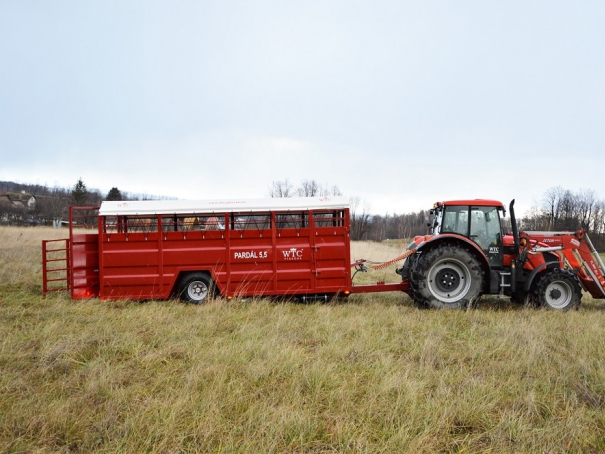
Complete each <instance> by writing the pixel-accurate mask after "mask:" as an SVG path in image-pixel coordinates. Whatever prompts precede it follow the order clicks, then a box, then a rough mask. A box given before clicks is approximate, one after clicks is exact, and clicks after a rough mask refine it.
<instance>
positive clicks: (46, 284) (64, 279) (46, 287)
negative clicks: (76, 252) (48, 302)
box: [42, 238, 71, 296]
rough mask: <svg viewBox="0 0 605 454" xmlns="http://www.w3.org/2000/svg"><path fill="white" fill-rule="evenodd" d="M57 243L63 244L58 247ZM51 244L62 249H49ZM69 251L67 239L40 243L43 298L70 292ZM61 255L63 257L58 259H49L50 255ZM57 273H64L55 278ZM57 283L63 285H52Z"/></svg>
mask: <svg viewBox="0 0 605 454" xmlns="http://www.w3.org/2000/svg"><path fill="white" fill-rule="evenodd" d="M59 243H63V244H62V245H60V244H59ZM51 244H52V245H58V246H63V247H54V246H51V247H49V245H51ZM70 250H71V247H70V239H69V238H63V239H59V240H44V241H42V294H43V295H44V296H46V295H47V294H48V293H50V292H57V291H64V290H71V266H70V263H71V262H70ZM61 253H63V254H64V255H63V256H60V257H53V258H51V257H50V255H52V254H61ZM61 265H63V266H61ZM57 273H60V274H63V273H64V275H63V276H59V277H57V276H56V274H57ZM59 282H61V283H63V285H61V286H53V283H59Z"/></svg>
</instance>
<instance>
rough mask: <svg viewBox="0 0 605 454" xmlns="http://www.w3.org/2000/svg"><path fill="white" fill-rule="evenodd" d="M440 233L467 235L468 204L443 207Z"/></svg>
mask: <svg viewBox="0 0 605 454" xmlns="http://www.w3.org/2000/svg"><path fill="white" fill-rule="evenodd" d="M441 233H458V234H459V235H464V236H468V206H447V207H445V213H444V214H443V220H442V222H441Z"/></svg>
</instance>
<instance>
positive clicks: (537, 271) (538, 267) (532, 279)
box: [523, 261, 561, 292]
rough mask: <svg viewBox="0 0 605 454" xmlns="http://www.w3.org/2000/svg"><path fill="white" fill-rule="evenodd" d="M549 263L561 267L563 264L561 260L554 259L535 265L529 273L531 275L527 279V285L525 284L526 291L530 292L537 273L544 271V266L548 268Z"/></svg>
mask: <svg viewBox="0 0 605 454" xmlns="http://www.w3.org/2000/svg"><path fill="white" fill-rule="evenodd" d="M549 265H558V266H559V267H560V266H561V262H559V261H556V262H555V261H552V262H544V263H542V264H541V265H539V266H537V267H535V268H534V269H533V270H532V272H531V273H529V275H528V276H527V280H526V281H525V285H524V286H523V290H525V291H526V292H529V289H530V288H531V284H532V282H533V281H534V279H535V277H536V275H537V274H538V273H539V272H540V271H542V270H543V269H544V268H546V267H547V266H549Z"/></svg>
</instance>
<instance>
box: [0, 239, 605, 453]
mask: <svg viewBox="0 0 605 454" xmlns="http://www.w3.org/2000/svg"><path fill="white" fill-rule="evenodd" d="M49 232H51V231H48V230H47V231H45V232H42V231H37V230H25V229H24V230H22V231H21V230H18V231H16V232H15V231H9V232H7V231H4V230H2V229H0V251H1V257H2V258H1V260H2V263H1V265H2V266H1V268H0V279H1V284H0V333H2V338H1V339H2V340H1V341H0V370H1V371H2V373H1V374H0V390H1V392H0V452H65V453H67V452H106V453H109V452H111V453H113V452H317V453H319V452H497V453H500V452H577V453H580V452H595V453H596V452H603V451H604V450H605V412H604V405H605V361H604V358H603V356H604V354H603V352H604V349H605V337H604V336H603V326H605V323H604V322H605V305H604V304H603V303H601V302H596V301H593V300H591V299H589V298H585V300H584V302H583V303H584V304H583V306H582V308H581V309H580V310H579V311H572V312H570V313H566V314H562V313H556V312H549V311H545V310H532V309H524V308H519V307H515V306H512V305H510V304H506V303H500V302H498V301H497V300H496V299H486V300H484V301H483V302H482V303H480V304H479V306H478V308H477V309H475V310H471V311H464V312H458V311H431V310H418V309H416V308H414V307H413V306H412V305H411V304H410V302H409V300H408V299H407V298H406V297H404V296H403V295H399V294H382V295H360V296H355V297H352V298H351V299H350V300H349V301H348V302H343V303H334V304H327V305H325V304H323V305H322V304H296V303H293V302H271V301H268V300H253V301H248V302H244V301H231V302H228V301H224V300H216V301H212V302H210V303H209V304H206V305H203V306H199V307H196V306H188V305H184V304H182V303H179V302H176V301H164V302H147V303H138V302H132V301H119V302H101V301H99V300H89V301H71V300H69V299H68V298H67V296H66V295H64V294H55V295H53V296H52V297H50V298H48V299H46V300H44V299H42V298H41V297H40V294H39V289H40V284H39V280H40V277H39V269H40V268H39V261H40V256H39V240H40V236H46V235H48V233H49ZM21 233H22V234H21ZM51 233H52V232H51ZM7 241H9V242H7ZM358 246H359V247H364V248H366V247H368V248H369V247H370V246H367V245H365V246H364V245H355V246H354V247H355V248H357V247H358ZM404 247H405V246H404ZM394 249H395V250H394V254H388V256H387V257H384V258H382V257H380V258H379V255H380V253H381V252H380V249H376V251H375V253H372V255H370V254H369V253H368V254H367V255H368V256H367V257H364V258H368V259H373V260H377V261H378V260H383V259H390V258H392V257H394V256H395V255H397V254H398V253H399V250H398V249H397V248H396V247H395V248H394ZM368 252H373V251H372V250H371V248H370V249H368ZM387 252H388V251H385V254H387ZM5 254H7V255H5ZM11 258H12V259H11ZM16 259H19V260H21V261H22V262H23V263H17V261H16ZM14 264H17V266H19V267H21V268H20V273H15V271H13V270H11V269H9V268H11V267H12V266H13V265H14ZM397 277H398V276H397Z"/></svg>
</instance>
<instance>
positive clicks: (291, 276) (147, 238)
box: [43, 206, 407, 299]
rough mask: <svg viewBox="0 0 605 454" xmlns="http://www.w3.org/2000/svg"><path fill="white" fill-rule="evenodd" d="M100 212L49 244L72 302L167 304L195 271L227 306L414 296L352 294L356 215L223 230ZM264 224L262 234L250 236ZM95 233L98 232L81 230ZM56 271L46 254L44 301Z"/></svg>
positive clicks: (398, 287)
mask: <svg viewBox="0 0 605 454" xmlns="http://www.w3.org/2000/svg"><path fill="white" fill-rule="evenodd" d="M98 209H99V207H91V206H89V207H72V208H70V217H69V236H70V238H69V239H66V240H51V241H65V242H66V247H65V250H66V254H67V256H68V257H69V258H68V259H66V266H65V270H66V272H67V273H68V274H67V276H66V278H67V279H66V280H67V285H66V286H65V289H68V290H70V291H71V296H72V298H74V299H82V298H91V297H97V296H98V297H100V298H101V299H122V298H131V299H167V298H170V297H172V296H174V295H175V291H176V289H177V288H178V283H179V280H180V279H181V278H182V277H183V275H185V274H186V273H190V272H205V273H208V274H209V275H210V276H211V277H212V279H213V280H214V282H215V284H216V287H217V289H218V291H219V292H220V294H221V295H222V296H225V297H235V296H253V295H254V296H260V295H267V296H268V295H339V296H348V295H349V294H350V293H369V292H385V291H406V290H407V282H402V283H398V284H385V283H383V282H382V283H377V284H375V285H360V286H353V285H352V282H351V270H350V264H349V262H350V235H349V230H350V226H349V210H348V208H344V207H343V208H339V209H336V210H335V209H325V210H322V209H315V210H313V209H311V210H300V209H297V210H293V211H289V210H284V209H275V210H269V211H266V212H263V213H256V212H255V213H251V212H250V213H249V212H220V213H213V214H212V216H213V217H215V218H216V219H217V221H218V224H220V225H222V226H223V229H216V230H203V229H200V228H198V229H191V230H179V226H181V227H182V226H183V225H184V224H185V223H186V222H189V223H190V224H191V225H194V224H195V222H196V221H191V219H194V218H195V219H196V220H197V221H199V219H201V216H200V217H196V215H195V214H185V215H182V214H181V215H178V216H177V214H157V215H147V216H133V215H128V216H126V215H124V216H122V215H120V216H118V215H112V216H109V215H107V216H103V215H98V214H97V213H98V211H97V210H98ZM263 215H265V216H266V219H265V221H262V222H265V224H264V225H260V226H259V227H254V228H246V226H245V223H246V222H251V223H258V222H259V221H258V220H254V217H259V216H260V217H262V216H263ZM92 217H94V218H95V219H96V221H95V222H90V221H89V220H90V219H91V218H92ZM242 219H244V220H243V221H242ZM246 219H248V221H246ZM250 219H252V221H250ZM91 224H97V226H98V228H97V232H95V233H83V232H82V231H80V230H79V229H78V227H80V228H86V227H88V228H89V229H90V227H91ZM198 227H199V225H198ZM43 249H44V251H46V250H47V246H46V244H45V243H44V244H43ZM45 254H46V252H45ZM48 262H49V260H47V259H46V255H45V259H44V260H43V275H44V277H43V281H44V289H43V290H44V293H46V292H48V291H49V289H48V283H49V282H51V280H50V279H49V278H48V270H47V268H48Z"/></svg>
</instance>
